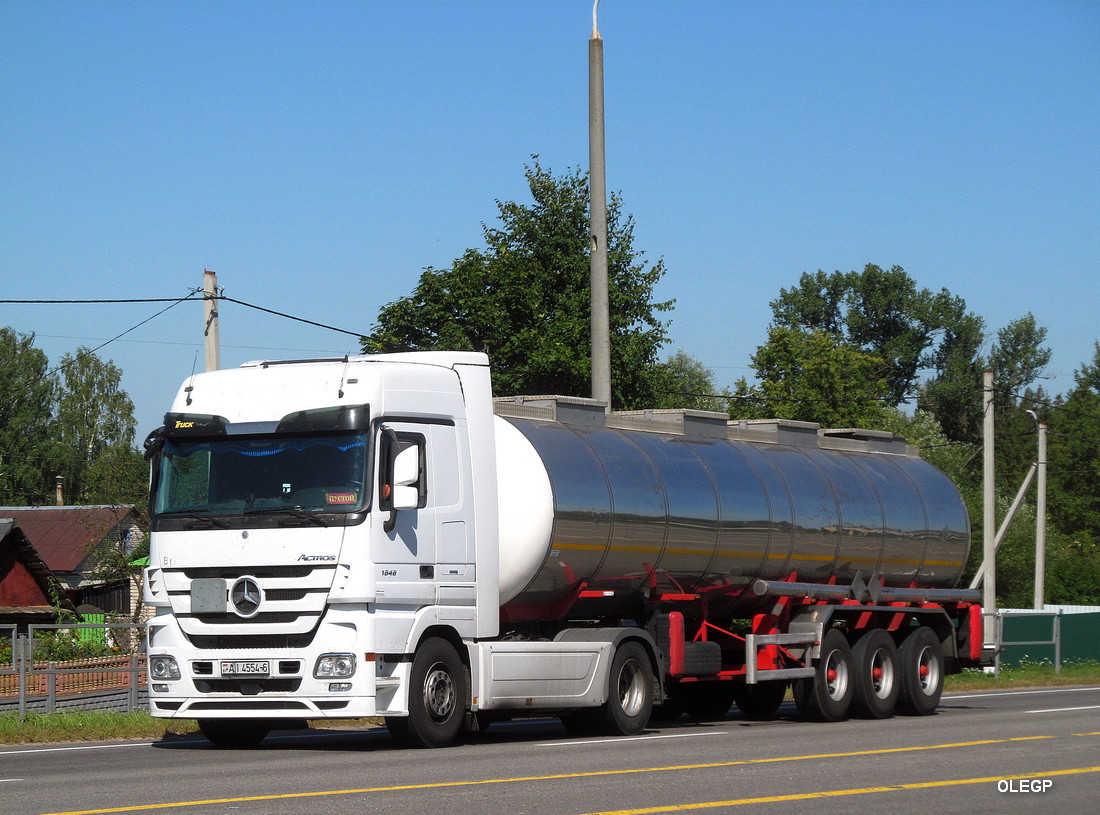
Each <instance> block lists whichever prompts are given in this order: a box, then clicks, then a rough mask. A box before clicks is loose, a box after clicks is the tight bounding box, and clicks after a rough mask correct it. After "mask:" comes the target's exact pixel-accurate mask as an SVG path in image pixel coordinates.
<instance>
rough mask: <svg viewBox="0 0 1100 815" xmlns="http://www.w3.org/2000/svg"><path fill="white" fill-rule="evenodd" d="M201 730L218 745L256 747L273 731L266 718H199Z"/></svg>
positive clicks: (209, 739) (208, 739)
mask: <svg viewBox="0 0 1100 815" xmlns="http://www.w3.org/2000/svg"><path fill="white" fill-rule="evenodd" d="M199 730H201V731H202V734H203V735H204V736H206V739H207V741H209V742H210V743H211V744H216V745H217V746H218V747H235V748H240V747H255V746H256V745H257V744H259V743H260V742H261V741H263V740H264V739H265V738H267V734H268V733H270V732H271V723H270V722H269V721H267V720H266V719H199Z"/></svg>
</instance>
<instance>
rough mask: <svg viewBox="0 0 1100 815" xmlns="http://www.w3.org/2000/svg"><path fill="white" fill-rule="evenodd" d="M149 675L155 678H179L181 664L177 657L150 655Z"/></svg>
mask: <svg viewBox="0 0 1100 815" xmlns="http://www.w3.org/2000/svg"><path fill="white" fill-rule="evenodd" d="M149 676H150V677H152V678H153V679H179V678H180V666H179V665H177V664H176V658H175V657H165V656H151V657H149Z"/></svg>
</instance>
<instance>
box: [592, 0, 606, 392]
mask: <svg viewBox="0 0 1100 815" xmlns="http://www.w3.org/2000/svg"><path fill="white" fill-rule="evenodd" d="M599 5H600V0H595V2H594V3H593V5H592V38H591V39H590V40H589V41H588V164H589V171H588V214H589V219H590V221H589V223H590V235H589V237H590V240H591V244H590V246H589V248H590V249H591V252H590V255H589V275H590V284H589V285H590V290H591V296H590V299H589V307H590V309H591V317H590V319H591V332H592V398H593V399H598V400H599V401H601V402H603V403H604V404H605V405H607V409H608V410H610V409H611V318H610V315H609V310H610V306H609V298H608V283H607V181H606V178H605V163H606V162H605V160H604V133H603V124H604V115H603V40H602V39H600V31H599V28H598V27H597V25H596V9H597V7H598V6H599Z"/></svg>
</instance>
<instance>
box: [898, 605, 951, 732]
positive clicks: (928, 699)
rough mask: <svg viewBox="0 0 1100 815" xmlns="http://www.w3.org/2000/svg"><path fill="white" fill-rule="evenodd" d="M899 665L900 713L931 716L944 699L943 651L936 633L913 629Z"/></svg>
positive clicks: (924, 629)
mask: <svg viewBox="0 0 1100 815" xmlns="http://www.w3.org/2000/svg"><path fill="white" fill-rule="evenodd" d="M898 665H899V668H898V672H899V675H900V677H901V679H900V682H899V683H898V684H899V687H900V693H899V695H898V704H897V709H898V713H901V714H904V715H906V716H931V715H932V714H933V713H935V712H936V708H937V707H938V706H939V704H940V697H941V696H942V695H943V678H944V670H943V647H942V646H941V645H940V638H939V637H937V636H936V632H934V631H933V630H932V629H931V628H929V627H928V626H924V625H922V626H920V627H919V628H917V629H914V631H913V632H912V633H911V634H909V636H907V637H906V638H905V639H904V640H902V643H901V648H900V649H899V650H898Z"/></svg>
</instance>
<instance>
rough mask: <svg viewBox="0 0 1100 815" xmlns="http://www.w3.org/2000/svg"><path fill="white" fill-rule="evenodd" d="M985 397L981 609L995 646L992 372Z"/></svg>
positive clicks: (986, 634)
mask: <svg viewBox="0 0 1100 815" xmlns="http://www.w3.org/2000/svg"><path fill="white" fill-rule="evenodd" d="M982 390H983V392H984V394H985V400H984V411H983V420H982V465H983V466H982V566H983V567H984V568H985V577H984V578H983V579H982V610H983V611H984V612H985V614H986V616H985V624H984V626H983V636H984V642H985V644H986V645H990V644H993V645H995V644H996V638H997V620H996V618H995V617H993V616H991V615H993V614H995V613H996V611H997V567H996V557H997V538H996V526H997V507H996V504H995V502H994V496H995V493H994V484H993V477H994V458H993V453H994V451H995V448H994V444H993V430H994V427H993V371H986V372H985V373H984V374H983V375H982Z"/></svg>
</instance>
